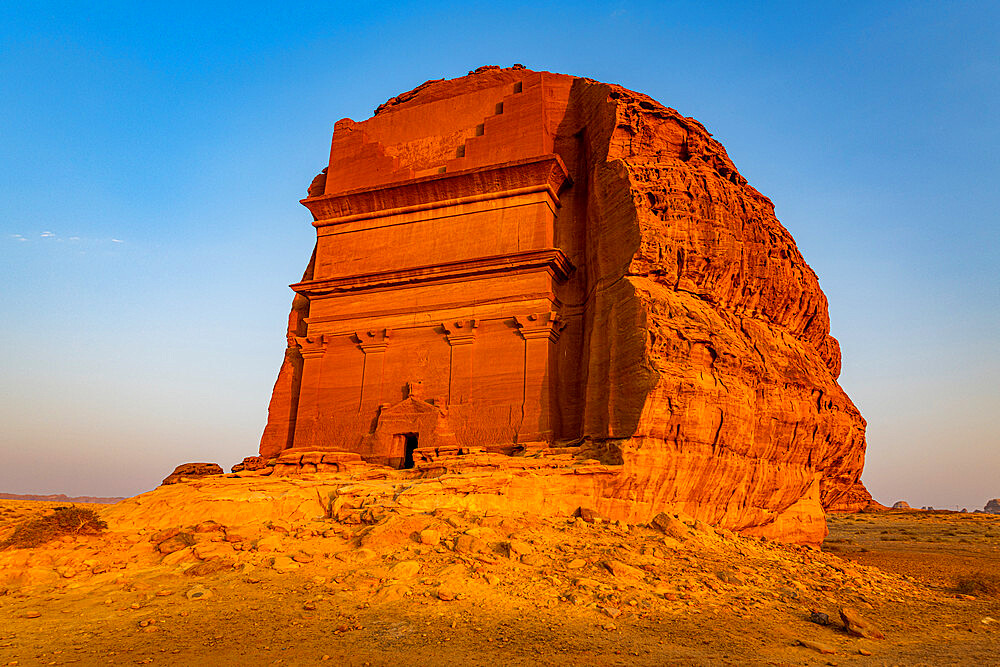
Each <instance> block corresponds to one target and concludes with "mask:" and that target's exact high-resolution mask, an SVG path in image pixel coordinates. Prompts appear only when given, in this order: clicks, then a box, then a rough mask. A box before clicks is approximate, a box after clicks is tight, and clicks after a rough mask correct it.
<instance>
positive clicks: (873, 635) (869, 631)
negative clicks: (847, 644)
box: [840, 607, 885, 639]
mask: <svg viewBox="0 0 1000 667" xmlns="http://www.w3.org/2000/svg"><path fill="white" fill-rule="evenodd" d="M840 619H841V620H842V621H843V622H844V629H845V630H846V631H847V634H849V635H851V636H852V637H863V638H865V639H885V635H883V634H882V633H881V632H879V630H878V629H877V628H876V627H875V626H873V625H872V624H871V623H870V622H869V621H868V620H866V619H864V618H863V617H862V616H861V614H859V613H858V612H857V610H855V609H852V608H850V607H843V608H841V610H840Z"/></svg>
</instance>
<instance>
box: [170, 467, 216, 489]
mask: <svg viewBox="0 0 1000 667" xmlns="http://www.w3.org/2000/svg"><path fill="white" fill-rule="evenodd" d="M222 473H223V470H222V466H220V465H219V464H218V463H182V464H180V465H179V466H177V467H176V468H174V471H173V472H172V473H170V474H169V475H167V477H166V479H164V480H163V481H162V482H160V484H161V485H164V484H177V483H178V482H182V481H184V479H199V478H201V477H209V476H211V475H221V474H222Z"/></svg>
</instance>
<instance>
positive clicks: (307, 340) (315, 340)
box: [295, 334, 328, 359]
mask: <svg viewBox="0 0 1000 667" xmlns="http://www.w3.org/2000/svg"><path fill="white" fill-rule="evenodd" d="M295 342H296V344H297V345H298V346H299V354H301V355H302V358H303V359H312V358H314V357H322V356H323V353H324V352H326V344H327V342H328V341H327V338H326V336H324V335H323V334H319V335H316V336H295Z"/></svg>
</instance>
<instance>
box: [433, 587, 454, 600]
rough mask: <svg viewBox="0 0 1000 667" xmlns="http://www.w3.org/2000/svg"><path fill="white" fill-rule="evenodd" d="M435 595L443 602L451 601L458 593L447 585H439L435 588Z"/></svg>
mask: <svg viewBox="0 0 1000 667" xmlns="http://www.w3.org/2000/svg"><path fill="white" fill-rule="evenodd" d="M437 597H438V600H443V601H445V602H451V601H453V600H455V599H456V598H457V597H458V595H457V594H456V593H455V591H454V590H452V589H451V588H449V587H447V586H441V587H440V588H438V590H437Z"/></svg>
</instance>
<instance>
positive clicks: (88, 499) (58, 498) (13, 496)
mask: <svg viewBox="0 0 1000 667" xmlns="http://www.w3.org/2000/svg"><path fill="white" fill-rule="evenodd" d="M0 499H3V500H44V501H46V502H50V503H100V504H102V505H111V504H114V503H117V502H118V501H119V500H125V499H124V498H99V497H97V496H76V497H74V498H70V497H69V496H67V495H65V494H63V493H54V494H52V495H49V496H36V495H32V494H26V495H22V494H17V493H0Z"/></svg>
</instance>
